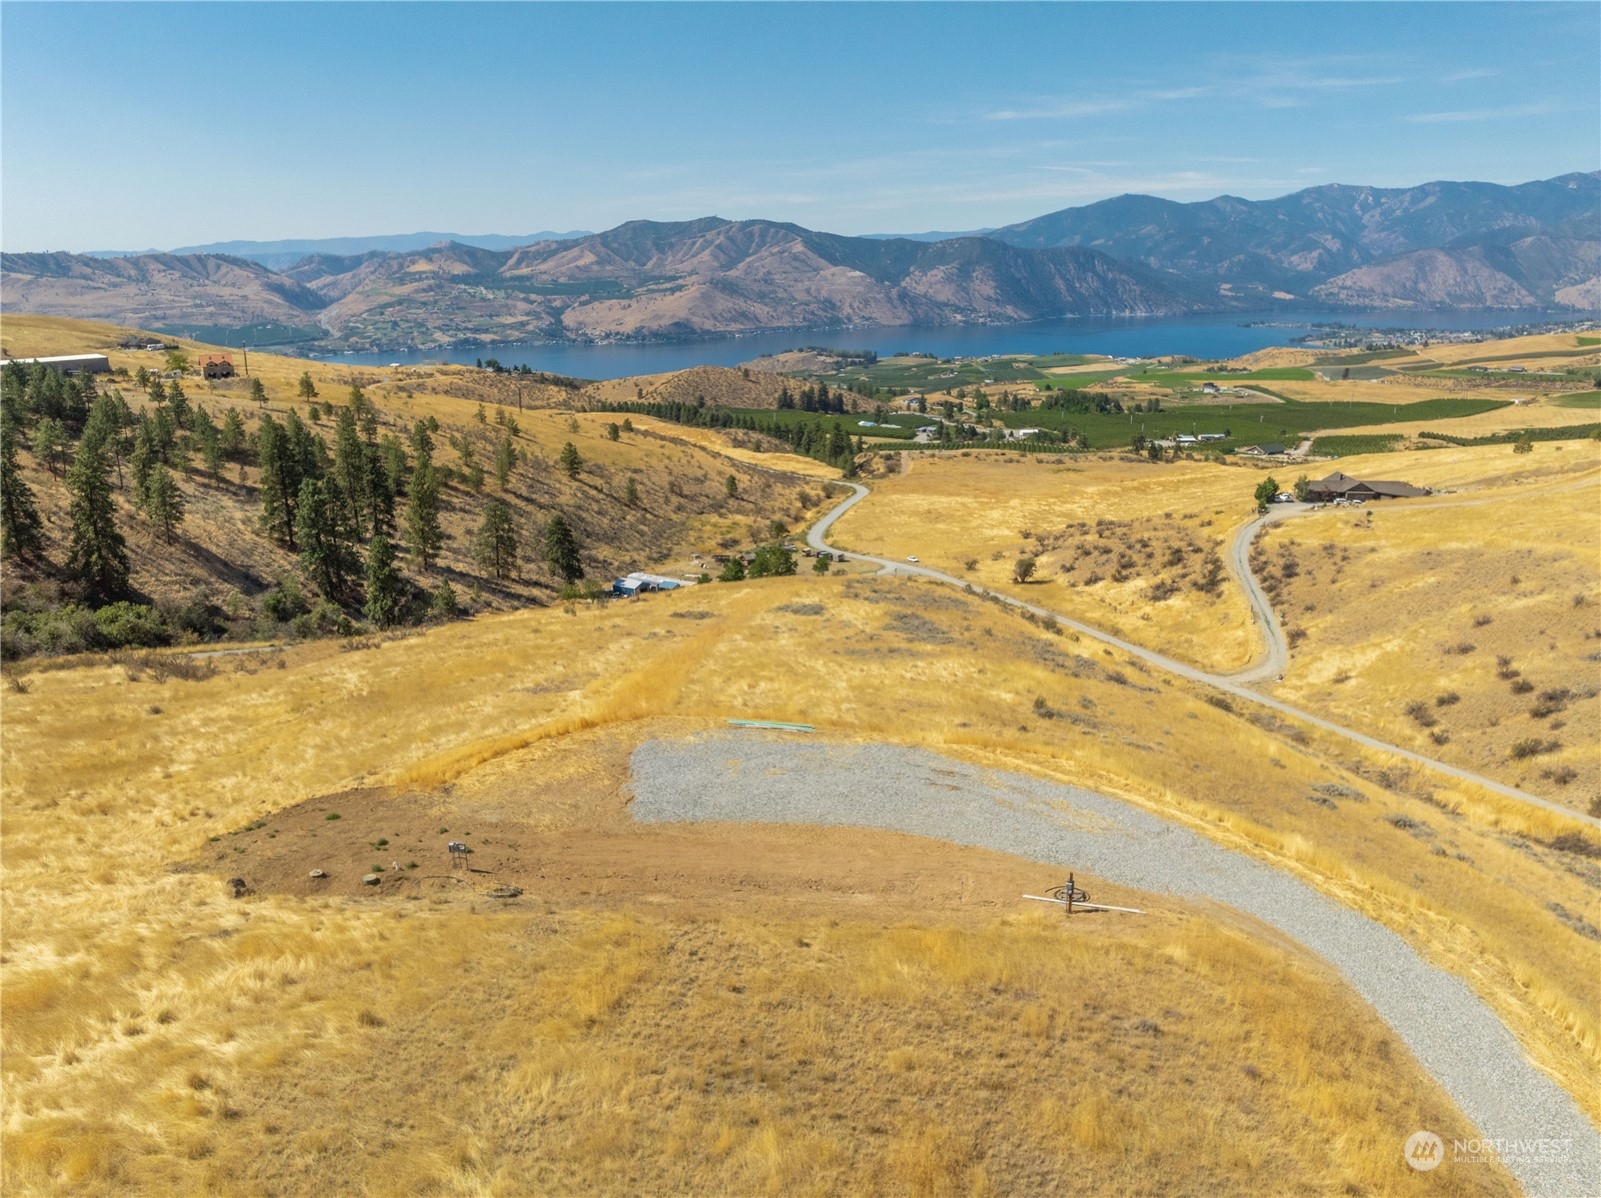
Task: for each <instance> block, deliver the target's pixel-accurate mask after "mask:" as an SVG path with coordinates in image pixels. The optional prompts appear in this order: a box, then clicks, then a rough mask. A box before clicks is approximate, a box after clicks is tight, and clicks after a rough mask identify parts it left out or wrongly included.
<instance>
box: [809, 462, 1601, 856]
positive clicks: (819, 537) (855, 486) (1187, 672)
mask: <svg viewBox="0 0 1601 1198" xmlns="http://www.w3.org/2000/svg"><path fill="white" fill-rule="evenodd" d="M843 485H845V486H848V487H850V488H851V494H850V495H849V496H847V497H846V498H845V499H844V500H842V501H841V502H840V503H839V504H838V505H837V506H836V507H834V508H833V510H831V511H830V512H829V513H828V514H827V515H825V516H824V517H823V518H822V519H820V520H819V521H817V523H816V524H814V525H812V527H811V528H810V529H809V530H808V531H807V533H806V543H807V544H808V545H810V546H811V547H812V548H813V549H818V550H826V551H828V552H830V553H836V554H839V555H840V556H841V557H843V558H845V559H847V560H850V561H860V562H873V563H875V564H877V565H879V566H882V567H884V568H885V569H886V571H893V572H894V573H896V574H913V575H917V576H919V577H922V578H930V579H933V580H934V581H935V582H943V583H947V584H949V585H951V586H954V587H960V588H961V589H962V590H965V591H972V592H974V593H976V594H981V595H987V596H988V597H990V598H992V599H995V600H997V601H999V602H1001V603H1005V604H1007V605H1008V606H1009V607H1015V608H1018V609H1019V610H1021V611H1026V612H1032V613H1033V614H1034V615H1036V616H1041V617H1049V618H1050V619H1053V620H1055V621H1056V622H1057V623H1058V624H1061V625H1062V626H1063V627H1064V628H1071V629H1072V630H1073V631H1074V632H1077V633H1079V634H1080V635H1081V636H1087V637H1090V638H1092V639H1094V640H1097V641H1100V642H1101V643H1102V644H1105V645H1111V646H1112V647H1114V648H1116V649H1120V650H1122V651H1123V652H1125V653H1129V654H1132V655H1133V656H1135V657H1138V658H1139V659H1140V660H1141V661H1144V662H1146V663H1147V664H1149V665H1152V666H1154V667H1156V668H1157V669H1159V670H1164V671H1166V672H1167V673H1169V674H1175V675H1177V676H1178V677H1180V678H1185V679H1188V680H1189V681H1191V682H1198V683H1200V684H1201V685H1203V686H1210V687H1213V688H1215V689H1217V690H1220V691H1223V692H1224V693H1226V694H1228V695H1230V696H1232V697H1233V698H1236V699H1240V700H1243V701H1244V702H1247V703H1254V704H1256V705H1257V706H1259V707H1266V708H1269V709H1270V710H1273V711H1276V712H1278V713H1279V714H1280V715H1285V716H1289V717H1290V718H1292V719H1296V720H1300V721H1302V722H1303V723H1307V724H1310V725H1312V726H1313V727H1314V728H1319V729H1321V730H1323V731H1324V732H1332V733H1333V734H1334V735H1336V736H1341V737H1344V738H1345V739H1346V740H1349V741H1351V742H1353V743H1355V744H1359V745H1361V746H1363V747H1364V748H1368V749H1374V750H1377V751H1378V752H1381V753H1390V754H1393V755H1394V756H1396V757H1398V758H1400V759H1401V760H1403V761H1408V762H1411V763H1412V764H1414V765H1419V766H1422V767H1424V768H1425V769H1430V770H1433V771H1435V772H1436V773H1439V774H1443V775H1445V776H1446V777H1449V778H1455V779H1457V780H1458V781H1461V782H1466V783H1469V784H1470V785H1473V786H1478V787H1481V788H1483V789H1484V790H1488V791H1491V792H1493V793H1495V794H1498V795H1501V796H1503V797H1505V798H1509V799H1514V800H1516V801H1518V802H1520V803H1527V804H1529V805H1530V806H1531V807H1540V808H1543V809H1544V810H1546V811H1550V812H1553V813H1555V814H1557V815H1561V816H1564V817H1565V818H1567V819H1571V820H1573V821H1575V822H1576V823H1580V824H1585V825H1588V826H1589V827H1592V828H1596V829H1601V819H1596V818H1595V817H1593V816H1589V815H1585V814H1584V813H1582V812H1579V811H1575V810H1573V809H1572V808H1571V807H1564V806H1563V805H1562V804H1560V803H1554V802H1552V801H1551V800H1550V799H1543V798H1541V797H1540V796H1539V795H1534V794H1530V793H1529V792H1528V791H1525V790H1519V789H1518V788H1517V787H1515V786H1508V785H1507V784H1506V783H1504V782H1497V781H1496V780H1495V779H1494V778H1486V777H1485V776H1484V775H1482V774H1476V773H1474V772H1473V771H1472V770H1466V769H1463V768H1461V767H1460V766H1455V765H1450V764H1448V763H1446V762H1443V761H1437V760H1435V759H1434V758H1432V757H1426V756H1424V755H1423V754H1422V753H1416V752H1413V751H1412V750H1411V749H1404V748H1402V747H1401V746H1400V745H1394V744H1391V743H1390V742H1389V741H1386V740H1381V739H1379V738H1378V737H1376V736H1369V735H1368V734H1367V733H1365V732H1359V731H1357V730H1356V729H1354V728H1347V727H1346V726H1345V725H1343V724H1338V723H1336V722H1335V721H1333V720H1330V719H1325V718H1324V717H1322V716H1317V715H1313V714H1312V713H1311V712H1309V711H1304V710H1302V709H1301V708H1299V707H1295V706H1292V705H1291V704H1289V703H1285V702H1284V701H1283V700H1281V699H1276V698H1274V697H1273V696H1271V695H1264V694H1262V693H1261V692H1259V691H1255V690H1252V689H1251V687H1250V686H1249V685H1248V684H1249V683H1251V682H1257V681H1261V680H1262V679H1265V678H1274V677H1277V676H1278V675H1280V674H1282V673H1283V672H1284V666H1285V664H1286V663H1287V661H1288V650H1287V648H1286V646H1285V638H1284V632H1283V629H1282V627H1281V626H1280V624H1279V620H1278V616H1277V615H1275V614H1274V611H1273V605H1272V604H1271V603H1269V602H1268V599H1267V596H1266V595H1265V594H1264V593H1263V592H1262V588H1261V586H1260V585H1259V584H1258V583H1257V581H1256V578H1255V576H1254V575H1253V574H1252V573H1251V571H1250V561H1249V557H1250V546H1251V541H1252V539H1254V537H1255V535H1256V533H1257V531H1259V530H1260V528H1261V526H1262V524H1263V523H1264V522H1266V521H1273V520H1278V519H1288V518H1289V517H1291V516H1292V515H1298V514H1301V513H1302V512H1306V511H1310V510H1311V509H1310V508H1305V507H1299V506H1298V507H1297V508H1295V509H1282V514H1280V512H1276V511H1275V512H1269V513H1268V515H1266V516H1261V517H1258V518H1257V519H1256V520H1253V521H1251V523H1249V524H1247V525H1246V526H1245V527H1244V528H1243V529H1241V530H1240V532H1239V534H1238V535H1237V536H1236V537H1235V541H1234V547H1233V550H1232V555H1233V558H1234V562H1235V566H1236V569H1237V571H1238V573H1239V576H1240V579H1241V581H1242V582H1243V583H1244V584H1245V588H1246V593H1247V594H1248V595H1249V597H1250V601H1251V607H1252V610H1253V612H1254V613H1255V618H1256V620H1257V622H1258V623H1259V624H1260V625H1261V627H1262V629H1263V635H1264V638H1265V639H1266V641H1267V645H1268V649H1267V655H1266V657H1265V659H1264V660H1263V661H1262V662H1259V663H1257V664H1256V665H1253V666H1251V667H1248V668H1247V669H1246V670H1244V671H1242V672H1240V673H1237V674H1212V673H1208V672H1207V671H1206V670H1202V669H1199V668H1198V667H1196V666H1190V665H1185V664H1184V663H1183V662H1181V661H1177V660H1175V659H1173V658H1171V657H1168V656H1166V655H1164V654H1161V653H1158V652H1156V651H1155V650H1153V649H1147V648H1145V647H1144V646H1142V645H1136V644H1134V643H1133V642H1132V641H1126V640H1124V639H1123V638H1121V637H1118V636H1114V635H1112V634H1111V633H1109V632H1104V631H1102V630H1101V629H1099V628H1094V627H1091V626H1090V625H1088V624H1084V623H1081V622H1079V621H1078V620H1075V619H1072V618H1071V617H1069V616H1064V615H1062V614H1061V613H1060V612H1054V611H1051V610H1050V609H1049V608H1045V607H1040V606H1039V605H1038V604H1034V603H1029V602H1027V601H1026V600H1023V599H1018V598H1016V597H1014V596H1012V595H1007V594H1004V593H1003V592H1000V591H992V590H989V589H987V588H985V587H980V586H976V585H974V584H973V583H970V582H967V581H966V580H965V579H961V578H957V577H956V576H955V575H952V574H945V573H942V572H941V571H939V570H935V569H932V568H930V567H928V566H924V565H921V564H916V563H911V562H896V561H891V560H890V559H889V558H884V557H875V556H874V555H872V554H868V553H851V552H848V551H845V550H841V549H837V548H835V547H834V546H833V545H830V544H829V543H828V540H827V535H828V531H829V530H830V529H831V528H833V527H834V525H835V524H836V523H837V522H838V521H839V518H840V517H841V516H843V515H844V514H845V513H846V512H848V511H850V510H851V508H853V507H855V506H856V505H857V504H858V503H860V502H861V501H862V500H863V499H866V498H867V496H868V495H869V494H870V493H871V492H869V491H868V489H867V488H866V487H864V486H863V485H862V484H861V483H849V482H848V483H845V484H843ZM1576 485H1577V486H1583V485H1590V480H1588V479H1586V480H1581V482H1580V483H1579V484H1576ZM1438 506H1445V505H1438Z"/></svg>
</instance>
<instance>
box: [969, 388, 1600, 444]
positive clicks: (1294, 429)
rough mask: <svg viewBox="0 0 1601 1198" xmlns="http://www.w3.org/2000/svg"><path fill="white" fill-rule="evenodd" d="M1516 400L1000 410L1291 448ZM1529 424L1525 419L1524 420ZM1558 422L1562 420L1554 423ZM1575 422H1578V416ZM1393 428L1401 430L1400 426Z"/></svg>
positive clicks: (1070, 424) (1095, 439) (1014, 415)
mask: <svg viewBox="0 0 1601 1198" xmlns="http://www.w3.org/2000/svg"><path fill="white" fill-rule="evenodd" d="M1511 406H1512V405H1510V404H1508V403H1506V402H1505V401H1502V400H1494V399H1459V398H1451V399H1444V398H1437V399H1429V400H1422V401H1419V402H1417V403H1414V404H1410V405H1408V406H1407V407H1406V408H1405V409H1400V408H1395V407H1391V406H1389V405H1386V404H1376V403H1364V402H1330V403H1299V402H1294V403H1261V402H1257V401H1256V397H1252V398H1251V399H1250V400H1246V401H1241V402H1238V403H1232V404H1227V403H1213V404H1182V405H1174V406H1172V407H1169V406H1167V405H1165V404H1164V405H1163V407H1162V409H1161V410H1160V411H1157V412H1123V413H1107V414H1101V413H1096V412H1070V411H1065V410H1062V409H1048V408H1036V409H1033V410H1031V411H1027V412H1001V413H996V414H995V417H996V419H999V420H1000V421H1001V422H1002V423H1004V424H1005V425H1006V426H1007V427H1008V428H1030V427H1039V428H1050V429H1062V428H1072V429H1077V430H1079V431H1081V432H1083V433H1084V434H1085V435H1086V436H1087V437H1088V438H1089V442H1090V445H1091V446H1093V447H1095V448H1111V447H1114V446H1116V447H1119V448H1121V447H1123V446H1126V445H1128V444H1129V443H1130V440H1131V439H1132V438H1133V437H1134V436H1136V435H1141V436H1145V437H1148V438H1153V439H1154V438H1165V437H1174V436H1177V435H1179V434H1181V433H1188V434H1192V435H1193V434H1199V433H1221V434H1224V437H1225V439H1224V440H1223V441H1220V442H1213V443H1211V444H1210V445H1208V446H1206V447H1205V448H1210V449H1217V450H1230V449H1233V448H1234V447H1235V446H1238V445H1251V444H1254V443H1256V442H1261V441H1274V442H1279V443H1282V444H1287V445H1290V446H1291V447H1293V446H1294V445H1295V444H1296V443H1297V442H1298V441H1300V440H1301V439H1302V438H1303V437H1307V436H1310V435H1312V434H1314V433H1316V432H1319V431H1323V430H1338V431H1342V432H1343V431H1344V430H1346V429H1352V430H1360V431H1363V432H1367V431H1374V430H1381V429H1382V430H1384V431H1389V430H1387V429H1385V428H1384V426H1387V425H1389V424H1391V423H1399V422H1400V421H1401V419H1402V417H1403V413H1404V419H1405V425H1406V426H1407V427H1412V426H1419V427H1442V426H1443V427H1444V428H1446V429H1451V428H1454V427H1455V422H1457V421H1462V420H1463V419H1464V418H1465V417H1472V416H1479V415H1482V414H1484V413H1487V412H1495V411H1497V410H1499V409H1501V408H1504V407H1511ZM1529 423H1531V421H1530V420H1529V419H1528V418H1527V417H1526V418H1525V419H1524V420H1523V421H1522V422H1521V424H1520V427H1521V425H1527V424H1529ZM1554 423H1561V421H1557V422H1554ZM1574 423H1580V422H1579V421H1574ZM1395 431H1397V432H1400V431H1403V430H1402V429H1400V428H1398V429H1396V430H1395Z"/></svg>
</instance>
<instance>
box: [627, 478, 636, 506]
mask: <svg viewBox="0 0 1601 1198" xmlns="http://www.w3.org/2000/svg"><path fill="white" fill-rule="evenodd" d="M623 502H624V503H626V504H627V505H628V506H629V507H638V506H639V484H638V483H636V482H635V481H634V480H633V479H629V480H628V485H627V486H625V487H624V488H623Z"/></svg>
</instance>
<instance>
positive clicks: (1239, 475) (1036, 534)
mask: <svg viewBox="0 0 1601 1198" xmlns="http://www.w3.org/2000/svg"><path fill="white" fill-rule="evenodd" d="M910 467H911V468H910V469H909V470H908V471H905V472H903V473H900V474H896V475H891V476H889V477H888V478H886V479H885V480H884V481H882V482H879V483H878V484H877V485H876V487H875V489H874V492H873V497H872V499H871V500H870V501H869V502H867V503H864V504H859V505H858V506H857V507H855V508H854V509H852V510H851V512H850V513H848V514H847V515H846V516H844V517H843V518H842V519H841V520H840V522H839V523H838V524H837V525H836V526H835V535H834V542H835V543H836V544H838V545H840V546H842V547H844V548H849V549H857V550H860V551H862V552H870V553H876V554H880V555H883V556H886V557H891V558H895V559H901V558H905V557H907V556H908V555H911V554H915V555H917V556H918V557H920V558H921V559H922V560H923V561H924V562H925V563H926V564H928V565H930V566H934V567H937V568H938V569H941V570H943V571H945V572H947V573H950V574H954V575H956V576H957V577H960V578H969V579H971V580H972V581H973V582H974V583H975V584H977V585H980V586H984V587H988V588H990V589H992V590H998V591H1003V592H1006V593H1008V594H1013V595H1018V596H1021V597H1026V598H1027V599H1029V600H1030V601H1031V602H1034V603H1038V604H1040V605H1041V606H1044V607H1048V608H1051V609H1052V610H1054V611H1059V612H1061V613H1062V614H1064V615H1068V616H1072V617H1074V618H1076V619H1080V620H1083V621H1084V622H1086V623H1088V624H1091V625H1094V626H1095V627H1097V628H1104V629H1106V630H1107V631H1108V632H1113V633H1116V634H1117V635H1119V636H1122V637H1126V638H1128V639H1130V640H1133V641H1137V642H1139V643H1141V644H1148V645H1150V646H1152V647H1153V648H1160V649H1161V650H1162V651H1163V652H1164V653H1168V654H1170V655H1172V656H1174V657H1177V658H1179V659H1181V660H1184V661H1189V662H1193V663H1194V664H1196V665H1200V666H1204V667H1206V668H1209V669H1216V670H1230V669H1238V668H1241V667H1243V666H1245V665H1247V664H1249V662H1250V661H1251V659H1252V657H1253V656H1254V655H1255V654H1256V653H1257V652H1258V651H1259V649H1260V642H1259V640H1258V638H1257V634H1256V632H1255V629H1254V627H1253V625H1252V622H1251V614H1250V609H1249V606H1248V605H1247V603H1246V601H1245V597H1244V592H1243V591H1242V590H1241V589H1240V588H1239V587H1238V586H1236V585H1232V584H1230V585H1225V586H1224V587H1223V588H1222V589H1221V590H1220V591H1219V592H1218V593H1217V594H1216V595H1213V594H1209V593H1207V592H1204V591H1201V590H1198V589H1196V588H1195V586H1194V585H1193V582H1194V581H1195V579H1196V578H1197V577H1198V576H1199V574H1200V573H1202V572H1204V565H1203V558H1204V554H1190V555H1188V557H1187V558H1186V561H1185V563H1184V564H1183V565H1182V566H1174V567H1165V566H1164V565H1163V564H1162V562H1163V556H1164V554H1165V553H1166V551H1167V548H1168V547H1169V543H1170V542H1171V543H1181V542H1182V543H1184V544H1194V545H1198V546H1201V547H1202V548H1203V550H1204V549H1211V550H1215V551H1217V552H1219V553H1220V554H1221V555H1222V556H1223V558H1224V561H1225V562H1226V561H1227V553H1228V546H1229V545H1230V544H1231V543H1232V541H1233V538H1234V534H1235V531H1236V530H1237V529H1238V528H1239V527H1240V526H1241V525H1243V524H1244V523H1246V522H1247V521H1248V520H1250V519H1251V517H1252V516H1253V515H1254V513H1255V506H1254V503H1253V501H1252V500H1251V491H1252V490H1253V489H1254V488H1255V486H1256V484H1257V482H1258V481H1259V479H1260V476H1259V475H1258V474H1257V473H1256V472H1254V471H1249V470H1244V469H1237V468H1227V467H1217V466H1213V465H1210V464H1201V463H1194V462H1176V463H1171V464H1167V465H1155V464H1150V463H1137V462H1131V461H1128V460H1125V459H1121V458H1119V459H1112V458H1107V457H1098V458H1080V457H1069V458H1064V459H1061V461H1060V464H1057V463H1055V462H1053V461H1051V460H1049V459H1043V458H1012V457H1010V456H1009V455H1003V456H1001V457H997V456H996V455H993V454H972V455H967V456H963V455H959V454H940V455H927V456H923V457H915V458H911V459H910ZM1104 519H1116V520H1118V521H1123V522H1127V526H1126V527H1122V528H1117V529H1112V530H1109V531H1108V532H1107V535H1106V536H1104V537H1097V536H1096V534H1095V532H1094V530H1093V526H1094V525H1095V524H1096V523H1097V521H1100V520H1104ZM1080 522H1086V523H1088V524H1089V525H1090V526H1092V528H1091V530H1090V531H1088V532H1083V531H1075V532H1073V533H1071V534H1067V533H1066V530H1067V529H1068V526H1073V525H1078V524H1079V523H1080ZM1141 537H1148V538H1153V548H1157V546H1156V545H1155V542H1156V541H1160V542H1161V546H1160V551H1159V552H1157V554H1156V557H1155V559H1154V560H1150V561H1147V560H1146V555H1145V552H1144V551H1143V550H1141V549H1140V548H1139V547H1138V546H1135V545H1134V544H1133V542H1135V541H1137V540H1138V539H1140V538H1141ZM1040 538H1045V540H1044V541H1043V542H1042V541H1041V539H1040ZM1058 538H1060V543H1059V544H1058ZM1081 547H1082V548H1083V549H1085V550H1093V551H1100V550H1102V549H1105V550H1107V551H1108V552H1107V553H1105V554H1101V555H1090V556H1087V557H1085V558H1084V560H1083V564H1082V565H1080V564H1077V563H1078V561H1079V558H1080V549H1081ZM1124 551H1132V554H1131V556H1132V558H1133V564H1132V566H1130V567H1129V568H1127V569H1125V570H1124V571H1123V573H1124V574H1125V576H1126V577H1125V578H1124V579H1123V580H1121V581H1119V580H1118V579H1116V578H1115V577H1114V574H1115V572H1116V571H1117V569H1118V566H1117V557H1118V555H1119V554H1120V553H1122V552H1124ZM1025 553H1027V554H1030V555H1034V556H1036V557H1038V560H1039V569H1038V573H1037V575H1036V579H1035V581H1032V582H1030V583H1028V584H1027V585H1021V586H1020V585H1018V584H1016V583H1014V582H1013V581H1012V568H1013V565H1014V564H1015V562H1016V560H1017V558H1018V557H1019V556H1021V555H1023V554H1025ZM968 562H973V563H974V565H973V567H972V569H968V568H967V563H968ZM1064 566H1073V569H1072V571H1071V572H1064V571H1063V567H1064ZM1186 570H1188V571H1189V572H1190V574H1191V578H1190V580H1189V581H1186V582H1184V583H1182V584H1180V586H1179V589H1178V590H1177V591H1176V592H1175V593H1174V594H1173V595H1172V596H1171V597H1170V598H1168V599H1166V600H1164V601H1160V602H1152V600H1151V588H1152V585H1153V583H1157V582H1160V581H1162V580H1163V579H1172V580H1174V581H1176V580H1177V579H1178V577H1179V575H1180V574H1181V573H1183V572H1184V571H1186ZM1097 574H1099V575H1100V576H1101V580H1100V581H1097V582H1089V579H1091V578H1092V577H1093V576H1095V575H1097Z"/></svg>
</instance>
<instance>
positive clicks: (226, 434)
mask: <svg viewBox="0 0 1601 1198" xmlns="http://www.w3.org/2000/svg"><path fill="white" fill-rule="evenodd" d="M218 435H219V436H220V438H221V441H222V452H223V453H224V455H226V456H227V457H230V458H237V457H238V456H239V455H240V454H242V453H244V451H245V422H244V421H243V420H241V419H240V418H239V411H238V409H237V408H229V409H228V414H227V415H226V416H224V417H223V418H222V432H221V433H220V434H218Z"/></svg>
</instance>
